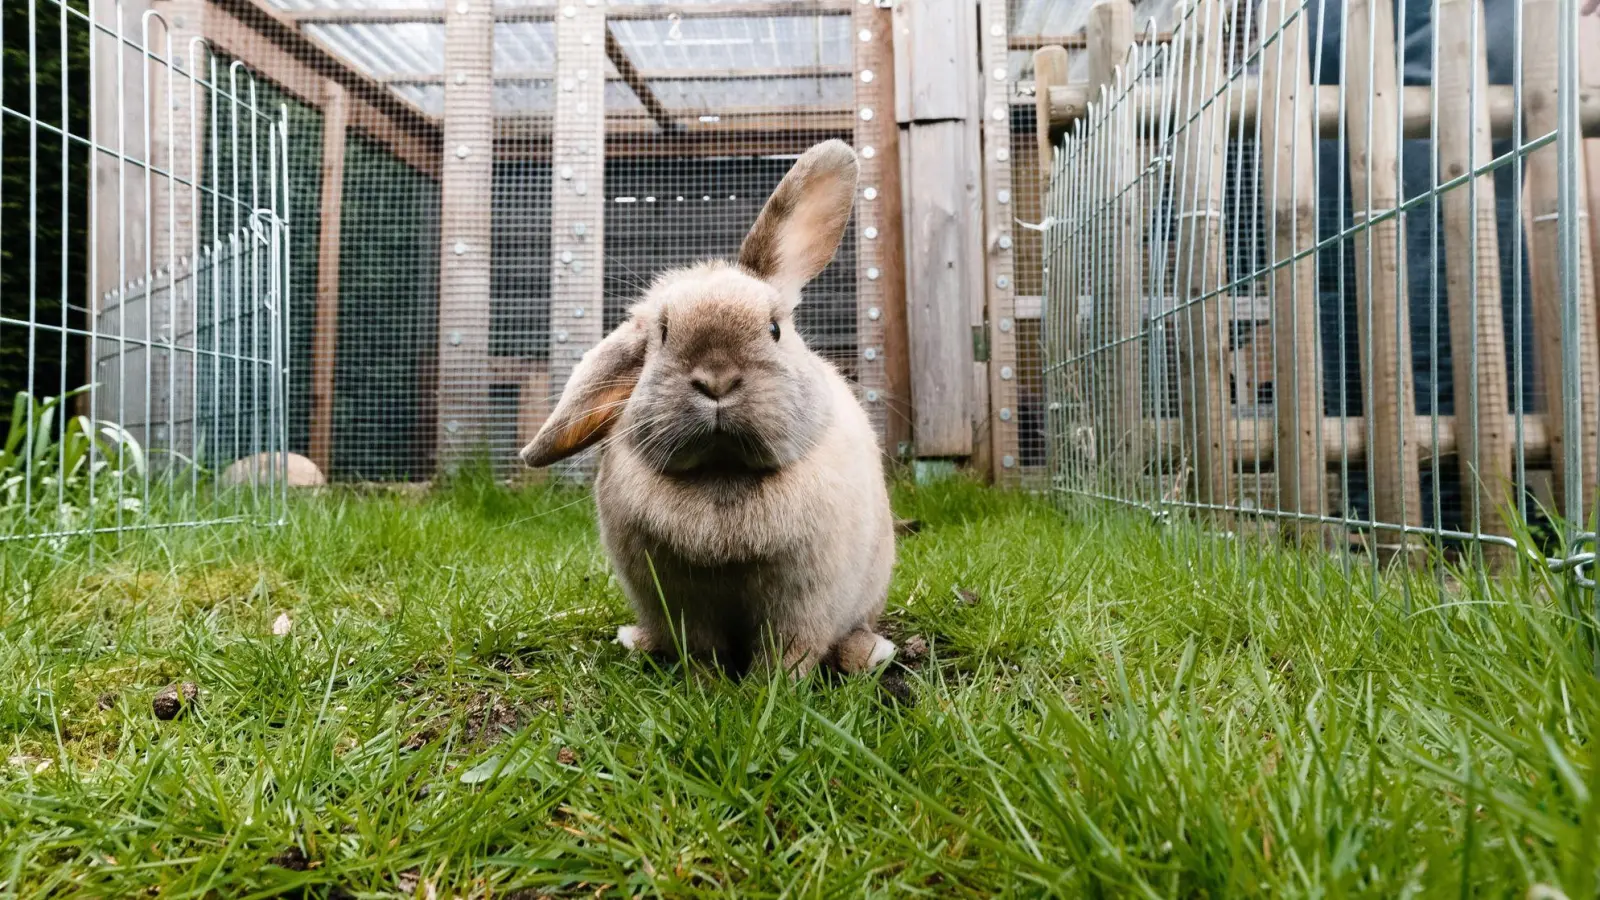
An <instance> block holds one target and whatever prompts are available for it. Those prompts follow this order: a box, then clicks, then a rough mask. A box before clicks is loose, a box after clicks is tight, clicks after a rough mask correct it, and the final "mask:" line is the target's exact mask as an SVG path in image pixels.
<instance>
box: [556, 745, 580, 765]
mask: <svg viewBox="0 0 1600 900" xmlns="http://www.w3.org/2000/svg"><path fill="white" fill-rule="evenodd" d="M556 762H558V763H560V764H562V765H563V766H575V765H577V764H578V754H577V753H576V752H575V751H574V750H573V749H572V748H571V747H562V748H561V749H560V750H557V751H556Z"/></svg>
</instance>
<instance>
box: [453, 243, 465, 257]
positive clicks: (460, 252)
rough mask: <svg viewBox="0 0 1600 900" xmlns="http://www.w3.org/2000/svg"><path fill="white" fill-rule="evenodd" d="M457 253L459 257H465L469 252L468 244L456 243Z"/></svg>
mask: <svg viewBox="0 0 1600 900" xmlns="http://www.w3.org/2000/svg"><path fill="white" fill-rule="evenodd" d="M455 251H456V255H457V256H465V255H466V252H467V242H466V241H456V246H455Z"/></svg>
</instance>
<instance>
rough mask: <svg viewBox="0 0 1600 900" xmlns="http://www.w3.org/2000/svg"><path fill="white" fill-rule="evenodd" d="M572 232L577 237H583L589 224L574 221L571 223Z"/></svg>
mask: <svg viewBox="0 0 1600 900" xmlns="http://www.w3.org/2000/svg"><path fill="white" fill-rule="evenodd" d="M572 233H573V234H575V235H577V236H578V237H583V236H584V235H586V234H588V233H589V226H587V225H585V224H583V223H582V222H574V223H572Z"/></svg>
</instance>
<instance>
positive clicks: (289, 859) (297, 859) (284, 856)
mask: <svg viewBox="0 0 1600 900" xmlns="http://www.w3.org/2000/svg"><path fill="white" fill-rule="evenodd" d="M268 862H270V863H271V864H272V865H275V866H277V867H278V868H280V869H288V870H289V871H291V872H304V871H305V870H307V869H309V868H311V860H309V859H307V858H306V852H305V851H304V850H301V849H300V848H299V847H286V848H284V850H283V851H282V852H280V853H279V854H278V855H277V856H274V857H273V858H272V859H270V860H268Z"/></svg>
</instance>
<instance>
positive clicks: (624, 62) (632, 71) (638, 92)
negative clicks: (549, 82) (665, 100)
mask: <svg viewBox="0 0 1600 900" xmlns="http://www.w3.org/2000/svg"><path fill="white" fill-rule="evenodd" d="M605 29H606V56H607V58H609V59H610V60H611V65H612V66H614V67H616V70H617V77H618V78H620V79H622V81H623V82H624V83H625V84H627V85H628V90H631V91H633V95H634V96H635V97H637V98H639V105H641V106H643V107H644V109H645V112H647V113H649V114H650V118H652V119H655V120H656V124H657V125H658V126H660V127H661V130H662V131H665V132H671V131H674V130H676V129H677V122H676V121H675V120H674V119H673V117H672V113H670V112H668V111H667V108H666V106H665V105H663V104H662V102H661V101H660V100H658V99H656V92H655V91H653V90H651V89H650V82H649V81H647V80H645V78H644V77H643V76H642V75H640V74H639V70H638V69H637V68H636V67H635V66H634V64H633V60H631V59H629V58H628V51H627V50H624V49H623V48H622V42H621V41H618V40H617V36H616V34H615V33H614V32H612V30H611V26H610V25H606V26H605ZM566 86H567V82H563V83H562V85H561V87H562V88H563V89H565V88H566ZM599 115H604V113H603V112H601V113H599Z"/></svg>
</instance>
